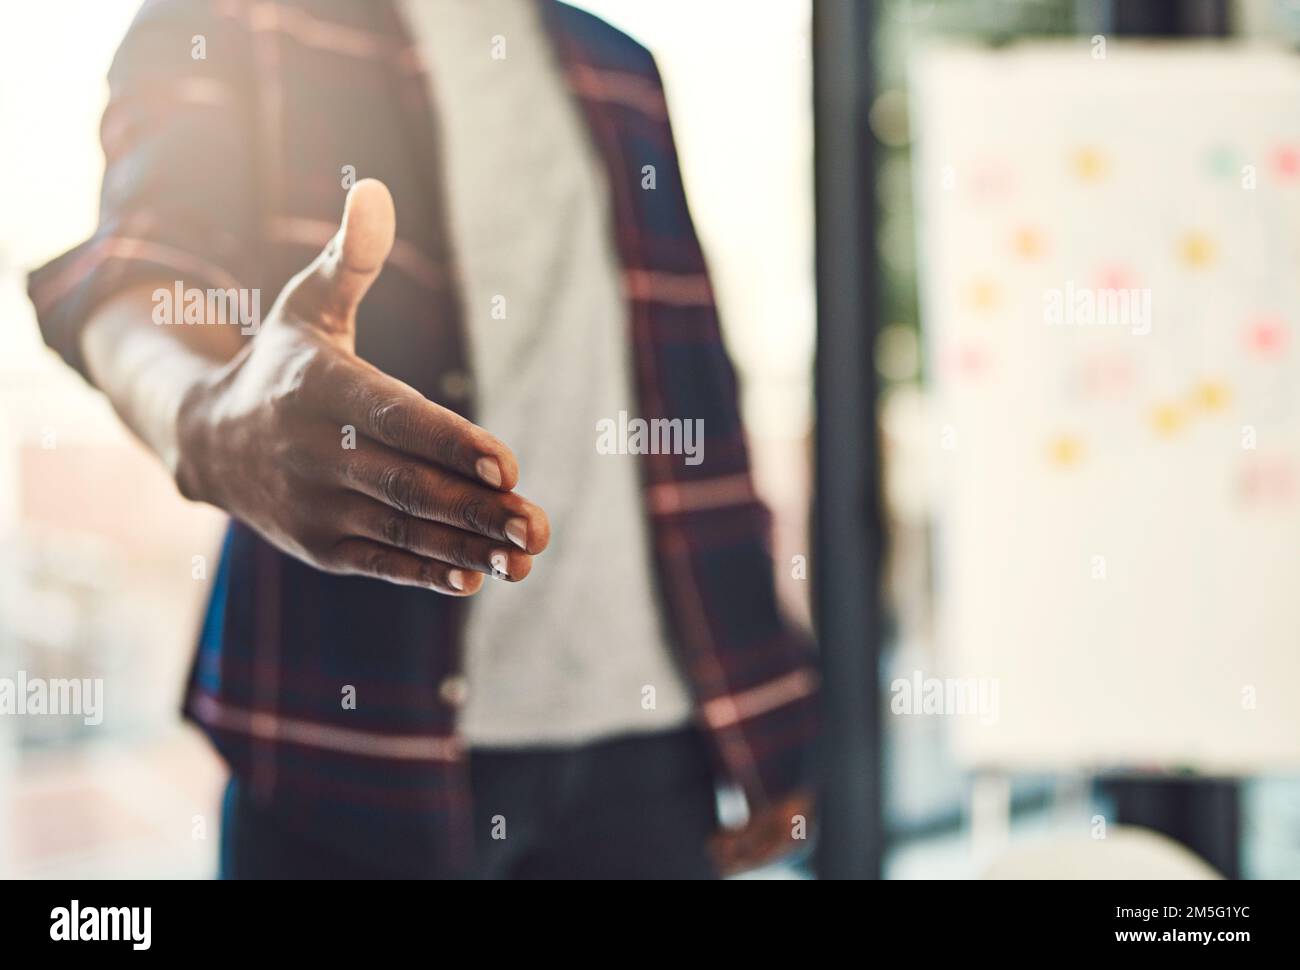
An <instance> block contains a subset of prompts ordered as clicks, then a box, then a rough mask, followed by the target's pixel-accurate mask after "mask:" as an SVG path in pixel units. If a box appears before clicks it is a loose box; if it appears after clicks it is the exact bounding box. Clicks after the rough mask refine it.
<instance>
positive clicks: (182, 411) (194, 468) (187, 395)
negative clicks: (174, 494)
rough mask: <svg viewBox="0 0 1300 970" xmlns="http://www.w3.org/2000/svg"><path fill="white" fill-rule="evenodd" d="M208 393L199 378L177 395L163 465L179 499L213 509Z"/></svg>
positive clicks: (205, 384)
mask: <svg viewBox="0 0 1300 970" xmlns="http://www.w3.org/2000/svg"><path fill="white" fill-rule="evenodd" d="M210 392H211V388H210V387H209V381H208V380H207V379H206V377H204V376H199V377H197V378H196V379H195V380H194V381H193V382H192V383H191V384H190V385H189V386H188V387H187V388H186V389H185V390H184V391H183V392H182V393H181V395H180V398H179V400H178V401H177V405H176V412H175V420H174V422H173V427H174V428H175V434H174V435H173V447H172V448H171V454H170V455H166V456H164V461H165V462H166V463H167V467H168V468H169V469H170V470H171V473H172V478H173V480H174V481H175V482H176V487H177V489H178V490H179V491H180V493H181V495H183V496H184V497H185V498H187V499H189V500H190V501H191V502H207V503H209V504H212V505H217V504H219V503H218V501H217V498H216V495H215V493H214V492H213V489H212V482H211V476H210V475H209V474H208V469H209V466H210V464H211V453H212V448H211V442H212V435H211V434H210V429H211V420H210V417H209V416H210V413H211V408H210V406H209V400H210Z"/></svg>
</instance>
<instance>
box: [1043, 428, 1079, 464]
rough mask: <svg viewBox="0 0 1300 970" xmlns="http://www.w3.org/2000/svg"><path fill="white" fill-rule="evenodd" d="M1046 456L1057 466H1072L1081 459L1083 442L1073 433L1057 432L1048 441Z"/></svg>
mask: <svg viewBox="0 0 1300 970" xmlns="http://www.w3.org/2000/svg"><path fill="white" fill-rule="evenodd" d="M1047 457H1048V460H1049V461H1051V463H1052V464H1053V465H1057V466H1058V467H1061V468H1070V467H1073V466H1074V465H1077V464H1078V463H1079V462H1080V461H1082V460H1083V442H1082V441H1081V440H1080V439H1079V438H1077V437H1076V436H1075V435H1072V434H1059V435H1057V436H1056V437H1054V438H1053V439H1052V440H1051V441H1049V442H1048V444H1047Z"/></svg>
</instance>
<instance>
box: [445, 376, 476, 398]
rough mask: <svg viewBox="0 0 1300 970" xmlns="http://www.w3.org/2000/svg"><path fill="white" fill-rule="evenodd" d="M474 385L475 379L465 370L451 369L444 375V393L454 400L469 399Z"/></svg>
mask: <svg viewBox="0 0 1300 970" xmlns="http://www.w3.org/2000/svg"><path fill="white" fill-rule="evenodd" d="M473 386H474V381H473V379H472V378H471V377H470V376H469V375H468V374H466V373H465V372H464V371H463V370H449V371H447V373H445V374H443V375H442V393H443V394H445V395H446V396H447V397H448V398H449V399H451V400H453V401H466V400H468V399H469V394H470V390H471V389H472V388H473Z"/></svg>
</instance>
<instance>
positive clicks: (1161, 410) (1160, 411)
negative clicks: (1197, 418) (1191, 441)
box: [1151, 404, 1187, 437]
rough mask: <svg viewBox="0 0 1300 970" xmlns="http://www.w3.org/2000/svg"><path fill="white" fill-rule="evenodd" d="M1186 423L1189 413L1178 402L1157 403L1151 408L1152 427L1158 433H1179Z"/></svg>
mask: <svg viewBox="0 0 1300 970" xmlns="http://www.w3.org/2000/svg"><path fill="white" fill-rule="evenodd" d="M1186 423H1187V415H1186V414H1185V413H1184V412H1183V409H1182V408H1181V407H1179V406H1178V405H1177V404H1157V405H1156V406H1155V407H1154V408H1152V409H1151V427H1152V428H1153V429H1154V430H1155V432H1156V434H1158V435H1161V436H1163V437H1168V436H1170V435H1173V434H1177V433H1178V432H1179V431H1180V430H1181V429H1182V427H1183V425H1184V424H1186Z"/></svg>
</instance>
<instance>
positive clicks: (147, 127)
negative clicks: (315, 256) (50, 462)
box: [28, 0, 260, 376]
mask: <svg viewBox="0 0 1300 970" xmlns="http://www.w3.org/2000/svg"><path fill="white" fill-rule="evenodd" d="M241 9H242V5H241V4H238V3H222V2H219V0H153V2H148V3H146V4H145V5H144V6H143V7H142V8H141V10H140V12H139V13H138V14H137V16H136V18H135V20H134V22H133V23H132V25H131V27H130V29H129V30H128V32H127V35H126V37H125V39H124V40H123V42H122V45H121V47H120V48H119V49H118V51H117V55H116V57H115V58H114V60H113V64H112V67H111V68H110V70H109V75H108V81H109V101H108V105H107V107H106V108H105V110H104V116H103V120H102V122H101V125H100V141H101V144H102V146H103V150H104V157H105V171H104V180H103V187H102V190H101V195H100V212H99V224H98V228H97V229H96V230H95V233H94V235H93V236H91V238H90V239H88V240H86V241H85V242H83V243H81V244H80V245H78V246H77V247H75V248H74V249H72V250H70V251H69V252H67V253H64V254H63V255H61V256H59V257H57V258H55V259H54V260H52V261H51V262H50V263H48V264H46V265H45V266H42V267H41V268H39V269H37V270H35V271H33V272H32V273H31V275H30V276H29V277H28V296H29V297H30V298H31V300H32V303H33V304H34V306H35V308H36V315H37V319H38V321H39V323H40V327H41V334H42V336H43V337H44V339H45V342H46V343H47V344H48V345H49V346H50V347H52V348H53V349H54V350H56V351H57V352H58V353H59V354H60V355H61V356H62V357H63V359H64V360H65V361H66V362H67V363H68V364H69V365H71V366H72V367H74V368H75V369H76V370H78V371H79V372H81V373H82V375H83V376H84V375H85V373H86V371H85V361H84V360H83V359H82V354H81V339H80V338H81V330H82V328H83V327H84V325H85V322H86V319H87V317H88V315H89V314H90V312H91V311H92V310H94V308H95V306H96V305H97V304H99V303H101V302H103V301H104V300H105V299H107V298H108V297H110V296H112V295H114V294H115V293H117V292H120V291H121V290H123V289H126V288H128V287H130V286H133V285H138V284H141V283H149V282H155V281H163V282H164V284H165V283H172V282H176V281H179V282H182V283H183V285H184V286H185V287H187V288H188V287H191V286H193V287H199V288H204V289H207V288H214V287H217V288H227V287H236V288H238V287H241V286H250V285H253V284H252V283H251V282H248V281H250V280H252V279H253V277H254V275H255V268H256V266H257V265H259V264H258V262H257V249H258V246H259V239H258V235H259V229H260V227H259V224H258V223H257V221H256V213H257V212H258V211H259V210H258V200H257V198H256V196H257V177H256V169H255V154H254V153H255V151H256V148H257V146H256V141H257V139H256V138H255V137H254V133H255V126H256V101H255V99H254V93H255V90H256V88H255V84H254V77H255V72H254V70H253V68H254V63H253V61H254V58H253V50H252V43H251V40H250V38H251V33H250V31H249V29H248V26H247V23H246V21H244V20H243V19H241V18H239V17H237V16H236V15H235V13H236V12H238V11H239V10H241Z"/></svg>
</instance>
